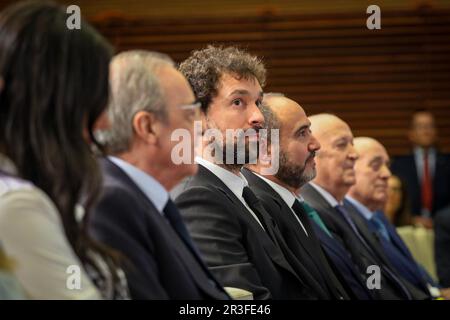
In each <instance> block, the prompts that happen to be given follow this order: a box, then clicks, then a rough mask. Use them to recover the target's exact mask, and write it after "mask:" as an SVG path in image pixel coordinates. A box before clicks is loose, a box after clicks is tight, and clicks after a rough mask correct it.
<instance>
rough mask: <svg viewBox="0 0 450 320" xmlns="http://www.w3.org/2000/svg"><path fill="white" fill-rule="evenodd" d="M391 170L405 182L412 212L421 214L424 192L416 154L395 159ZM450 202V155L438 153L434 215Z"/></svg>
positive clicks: (434, 189)
mask: <svg viewBox="0 0 450 320" xmlns="http://www.w3.org/2000/svg"><path fill="white" fill-rule="evenodd" d="M391 171H392V172H393V173H394V174H395V175H397V176H399V177H400V179H401V180H402V181H403V183H404V184H405V188H406V191H407V193H408V197H409V200H410V203H411V212H412V213H413V214H415V215H420V213H421V210H422V193H421V185H420V181H419V177H418V175H417V168H416V162H415V159H414V154H410V155H407V156H400V157H396V158H394V159H393V162H392V166H391ZM449 204H450V155H445V154H442V153H439V152H438V153H437V154H436V168H435V173H434V178H433V209H432V210H431V213H432V215H434V213H435V212H436V211H438V210H440V209H442V208H444V207H445V206H447V205H449Z"/></svg>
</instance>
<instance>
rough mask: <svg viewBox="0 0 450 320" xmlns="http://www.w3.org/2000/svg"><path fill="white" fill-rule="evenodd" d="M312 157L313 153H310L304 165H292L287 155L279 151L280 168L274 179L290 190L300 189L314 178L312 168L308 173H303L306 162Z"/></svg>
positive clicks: (314, 171)
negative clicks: (290, 188)
mask: <svg viewBox="0 0 450 320" xmlns="http://www.w3.org/2000/svg"><path fill="white" fill-rule="evenodd" d="M314 156H315V152H311V153H310V155H309V156H308V158H306V160H305V163H304V164H303V165H298V164H295V163H292V162H291V161H290V160H289V158H288V156H287V154H286V153H285V152H283V151H282V150H280V167H279V169H278V172H277V173H276V174H275V177H277V178H278V179H279V180H280V181H282V182H284V183H285V184H287V185H288V186H290V187H292V188H295V189H298V188H300V187H302V186H303V185H305V184H306V183H308V182H310V181H311V180H313V179H314V178H315V177H316V169H315V168H312V169H311V170H310V171H309V172H305V170H306V165H307V164H306V163H307V161H308V160H310V159H311V158H314Z"/></svg>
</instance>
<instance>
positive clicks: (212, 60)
mask: <svg viewBox="0 0 450 320" xmlns="http://www.w3.org/2000/svg"><path fill="white" fill-rule="evenodd" d="M179 69H180V72H181V73H182V74H183V75H184V76H185V77H186V78H187V80H188V81H189V83H190V84H191V86H192V90H193V91H194V94H195V96H196V97H197V99H198V101H200V102H201V104H202V110H203V112H206V110H207V109H208V106H209V104H210V103H211V100H212V98H214V97H215V96H216V94H217V90H218V85H219V81H220V78H221V76H222V75H223V74H224V73H229V74H233V75H236V76H237V77H238V78H239V79H240V78H244V79H253V78H255V79H256V80H258V82H259V84H260V85H261V87H264V85H265V83H266V68H265V67H264V64H263V62H262V61H261V59H259V58H258V57H256V56H253V55H251V54H249V53H248V52H246V51H244V50H242V49H238V48H236V47H226V48H224V47H222V46H218V47H216V46H212V45H209V46H207V47H206V48H204V49H201V50H196V51H193V52H192V53H191V55H190V57H189V58H187V59H186V60H185V61H184V62H182V63H181V64H180V68H179Z"/></svg>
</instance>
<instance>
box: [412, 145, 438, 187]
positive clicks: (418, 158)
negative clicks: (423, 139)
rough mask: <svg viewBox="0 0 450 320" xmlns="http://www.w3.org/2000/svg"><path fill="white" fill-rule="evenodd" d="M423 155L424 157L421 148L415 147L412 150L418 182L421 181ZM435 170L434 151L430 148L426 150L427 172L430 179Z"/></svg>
mask: <svg viewBox="0 0 450 320" xmlns="http://www.w3.org/2000/svg"><path fill="white" fill-rule="evenodd" d="M423 155H424V149H423V148H421V147H415V148H414V160H415V163H416V169H417V178H418V179H419V182H421V181H422V180H423V171H424V170H423V166H424V161H423ZM435 168H436V149H434V148H430V149H428V170H429V173H430V177H431V179H433V177H434V171H435Z"/></svg>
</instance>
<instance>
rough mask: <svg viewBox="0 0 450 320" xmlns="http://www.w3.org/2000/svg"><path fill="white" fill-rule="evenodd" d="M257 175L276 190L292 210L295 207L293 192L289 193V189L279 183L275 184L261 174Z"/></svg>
mask: <svg viewBox="0 0 450 320" xmlns="http://www.w3.org/2000/svg"><path fill="white" fill-rule="evenodd" d="M255 174H256V175H257V176H258V177H260V178H261V179H263V180H264V181H265V182H267V184H268V185H269V186H271V187H272V189H273V190H275V192H276V193H278V194H279V195H280V197H281V199H283V201H284V202H286V204H287V205H288V206H289V207H290V208H292V206H293V205H294V202H295V199H296V196H295V195H294V194H293V193H292V192H291V191H289V190H288V189H286V188H285V187H283V186H280V185H279V184H278V183H276V182H273V181H272V180H269V179H267V178H265V177H263V176H262V175H260V174H257V173H255ZM299 201H300V199H299Z"/></svg>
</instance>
